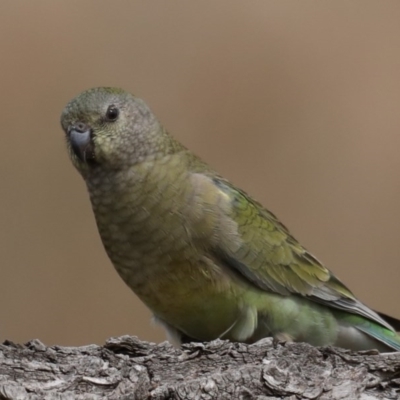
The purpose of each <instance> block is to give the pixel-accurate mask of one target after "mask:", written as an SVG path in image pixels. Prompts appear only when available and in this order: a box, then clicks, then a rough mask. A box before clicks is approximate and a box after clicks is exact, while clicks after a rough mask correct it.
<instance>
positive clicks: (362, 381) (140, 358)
mask: <svg viewBox="0 0 400 400" xmlns="http://www.w3.org/2000/svg"><path fill="white" fill-rule="evenodd" d="M399 398H400V353H386V354H379V353H377V352H375V351H369V352H360V353H352V352H350V351H346V350H340V349H336V348H315V347H312V346H309V345H307V344H302V343H286V344H285V343H281V344H277V343H274V342H273V341H272V340H271V339H264V340H262V341H261V342H258V343H256V344H253V345H246V344H241V343H230V342H227V341H221V340H216V341H213V342H210V343H192V344H188V345H184V346H183V347H182V348H181V349H177V348H174V347H173V346H171V345H170V344H168V343H167V342H164V343H161V344H154V343H147V342H142V341H140V340H139V339H137V338H136V337H131V336H123V337H119V338H112V339H110V340H108V341H107V343H106V344H105V345H104V346H96V345H90V346H84V347H77V348H73V347H61V346H51V347H46V346H45V345H44V344H42V343H41V342H40V341H38V340H33V341H31V342H29V343H27V344H26V345H16V344H14V343H11V342H9V341H7V342H5V343H3V344H2V345H0V399H10V400H11V399H12V400H17V399H18V400H26V399H29V400H31V399H46V400H50V399H57V400H64V399H77V400H80V399H96V400H97V399H119V400H126V399H157V400H161V399H193V400H195V399H207V400H208V399H259V400H261V399H276V400H277V399H291V400H295V399H296V400H297V399H321V400H322V399H324V400H328V399H362V400H372V399H399Z"/></svg>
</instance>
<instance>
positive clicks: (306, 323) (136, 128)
mask: <svg viewBox="0 0 400 400" xmlns="http://www.w3.org/2000/svg"><path fill="white" fill-rule="evenodd" d="M61 127H62V129H63V131H64V133H65V138H66V147H67V151H68V154H69V158H70V159H71V161H72V164H73V165H74V167H75V168H76V169H77V170H78V172H79V173H80V175H81V176H82V177H83V179H84V182H85V183H86V186H87V190H88V193H89V197H90V201H91V205H92V209H93V212H94V216H95V220H96V224H97V228H98V231H99V234H100V237H101V240H102V243H103V246H104V248H105V251H106V253H107V255H108V257H109V258H110V260H111V262H112V264H113V265H114V267H115V269H116V270H117V272H118V274H119V275H120V277H121V278H122V279H123V281H124V282H125V283H126V284H127V286H128V287H129V288H130V289H131V290H132V291H133V292H134V293H135V294H136V295H137V296H138V297H139V298H140V300H141V301H142V302H143V303H144V304H145V305H146V306H147V307H148V308H149V309H150V310H151V312H152V313H153V316H154V319H155V320H156V321H157V322H159V323H160V324H161V325H162V326H163V327H164V328H165V330H166V333H167V338H168V339H169V340H170V341H171V342H172V343H174V344H176V345H178V346H179V345H181V344H184V343H188V342H206V341H211V340H214V339H227V340H230V341H232V342H243V343H255V342H257V341H260V340H261V339H263V338H266V337H272V338H273V339H274V340H275V341H278V342H281V341H282V342H307V343H309V344H311V345H313V346H337V347H342V348H346V349H350V350H354V351H359V350H371V349H376V350H378V351H382V352H390V351H400V335H399V334H398V333H397V332H396V330H400V321H399V320H397V319H395V318H392V317H389V316H387V315H385V314H380V313H378V312H375V311H373V310H372V309H370V308H368V307H367V306H366V305H364V304H363V303H362V302H361V301H360V300H358V299H357V298H356V297H355V296H354V295H353V293H352V292H351V291H350V290H349V289H348V288H347V287H346V286H345V285H344V284H343V283H342V282H341V281H340V280H339V279H338V278H337V277H336V276H335V275H334V274H333V273H332V272H331V271H330V270H329V269H328V268H326V267H325V266H324V265H323V264H322V263H321V262H320V261H319V260H318V259H317V258H316V257H314V256H313V255H312V254H311V253H310V252H308V251H307V250H306V249H305V248H304V247H303V246H302V245H301V244H300V243H299V242H298V241H297V240H296V239H295V238H294V237H293V236H292V235H291V234H290V232H289V230H288V229H287V228H286V226H285V225H283V223H281V222H280V220H279V219H278V218H277V217H276V216H275V215H274V214H273V213H272V212H270V211H268V210H267V209H266V208H264V207H263V206H262V205H261V204H260V203H259V202H257V201H256V200H255V199H253V198H252V197H251V196H250V195H248V194H247V193H246V192H245V191H243V190H241V189H239V188H238V187H236V186H234V185H233V184H232V183H230V181H228V180H227V179H225V178H223V177H222V176H221V175H219V174H218V173H217V172H215V171H214V170H213V169H212V168H211V167H210V166H209V165H208V164H206V163H205V162H203V161H202V160H201V159H200V158H198V157H197V156H196V155H194V154H193V153H192V152H191V151H190V150H188V149H187V148H186V147H185V146H184V145H183V144H181V143H180V142H178V141H177V140H176V139H174V138H173V136H171V135H170V134H169V132H168V131H167V130H166V129H165V128H164V127H163V125H162V124H161V123H160V122H159V121H158V119H157V118H156V116H155V115H154V114H153V112H152V111H151V110H150V108H149V107H148V106H147V105H146V103H145V102H144V101H143V100H141V99H139V98H137V97H135V96H134V95H132V94H130V93H129V92H126V91H124V90H123V89H119V88H112V87H97V88H92V89H88V90H86V91H84V92H82V93H81V94H79V95H77V96H76V97H75V98H74V99H72V100H71V101H70V102H69V103H68V104H67V105H66V107H65V108H64V110H63V111H62V114H61Z"/></svg>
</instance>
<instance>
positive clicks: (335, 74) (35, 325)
mask: <svg viewBox="0 0 400 400" xmlns="http://www.w3.org/2000/svg"><path fill="white" fill-rule="evenodd" d="M399 21H400V2H398V1H390V2H389V1H388V2H381V1H368V0H354V1H352V2H337V1H334V0H331V1H324V2H319V1H309V0H302V1H298V0H290V1H289V0H287V1H285V0H279V1H278V0H276V1H246V2H244V1H233V0H227V1H219V0H218V1H214V0H213V1H211V0H209V1H202V2H193V1H192V2H187V1H184V0H174V1H169V2H166V1H156V0H154V1H152V2H148V1H145V0H142V1H131V2H127V1H125V2H123V1H119V2H118V1H117V2H109V1H102V0H100V1H99V0H96V1H95V0H92V1H85V2H81V1H78V0H73V1H64V2H54V1H51V0H47V1H45V0H41V1H40V2H30V1H12V0H9V1H3V2H1V5H0V49H1V64H0V68H1V76H0V83H1V96H0V103H1V125H0V127H1V131H0V182H1V185H0V273H1V277H0V279H1V290H0V340H4V339H6V338H7V339H11V340H13V341H17V342H24V341H27V340H28V339H32V338H40V339H41V340H42V341H44V342H45V343H46V344H55V343H57V344H64V345H78V344H87V343H92V342H94V343H99V344H100V343H103V342H104V340H105V339H106V338H108V337H109V336H112V335H121V334H135V335H138V336H139V337H140V338H142V339H147V340H153V341H161V340H164V334H163V332H162V330H161V329H160V328H156V327H153V326H152V324H151V322H150V313H149V312H148V311H147V310H146V309H145V307H144V306H143V305H142V304H141V303H140V302H139V301H138V299H137V298H136V297H135V296H134V295H133V294H132V293H131V292H130V290H129V289H128V288H127V287H125V285H124V284H123V282H122V280H121V279H120V278H119V277H118V276H117V274H116V272H115V271H114V269H113V267H112V266H111V264H110V262H109V261H108V259H107V257H106V255H105V252H104V250H103V248H102V245H101V243H100V240H99V237H98V234H97V230H96V227H95V223H94V218H93V216H92V212H91V209H90V205H89V200H88V196H87V194H86V189H85V186H84V184H83V181H82V180H81V178H80V176H79V175H78V174H77V173H76V172H75V171H74V169H73V167H72V166H71V164H70V162H69V160H68V157H67V154H66V151H65V148H64V147H65V146H64V137H63V133H62V131H61V129H60V127H59V115H60V113H61V110H62V109H63V107H64V105H65V104H66V103H67V101H69V100H70V99H71V98H72V97H74V96H75V95H76V94H78V93H79V92H80V91H82V90H84V89H87V88H89V87H92V86H104V85H107V86H108V85H112V86H121V87H123V88H125V89H127V90H129V91H132V92H133V93H135V94H136V95H138V96H140V97H142V98H144V99H145V100H146V101H147V103H148V104H149V105H150V106H151V107H152V109H153V111H154V112H155V113H156V115H158V117H159V118H160V119H161V120H162V121H163V122H164V124H165V125H166V126H167V128H168V129H169V130H170V131H171V132H173V133H174V135H175V136H176V137H177V138H179V139H180V140H182V141H183V142H184V143H185V144H186V145H187V146H189V147H190V148H191V149H192V150H194V151H195V152H196V153H198V154H199V155H201V156H202V157H203V158H204V159H205V160H207V161H208V162H209V163H211V164H212V165H213V166H214V167H215V168H216V169H217V170H218V171H219V172H221V173H222V174H223V175H225V176H226V177H228V178H229V179H231V180H232V181H234V182H235V183H236V184H237V185H239V186H241V187H243V188H244V189H246V190H247V191H248V192H250V193H251V194H253V195H254V196H255V197H256V198H257V199H258V200H260V201H261V202H262V203H263V204H265V205H266V206H267V207H268V208H270V209H271V210H272V211H273V212H275V213H276V214H277V215H278V216H279V217H280V218H281V219H282V220H283V222H284V223H285V224H286V225H288V226H289V228H290V229H291V231H292V232H293V233H294V235H295V236H296V237H297V238H298V239H299V240H300V241H301V242H302V243H303V244H304V245H305V246H306V247H307V248H308V249H310V250H311V251H312V252H313V253H314V254H315V255H316V256H317V257H318V258H319V259H321V260H323V261H324V262H325V264H326V265H327V266H329V267H330V268H331V269H333V270H334V271H335V272H336V274H337V275H338V276H339V277H340V278H341V279H342V280H343V281H344V282H346V283H347V284H348V286H349V287H350V288H352V289H353V291H354V292H355V293H356V294H357V295H358V296H359V297H360V298H361V299H362V300H363V301H365V302H366V303H367V304H368V305H370V306H371V307H374V308H375V309H378V310H382V311H385V312H387V313H390V314H393V315H394V316H397V317H400V306H399V300H400V295H399V282H400V246H399V240H400V232H399V229H398V227H399V224H400V210H399V204H400V157H399V146H400V112H399V108H400V23H399Z"/></svg>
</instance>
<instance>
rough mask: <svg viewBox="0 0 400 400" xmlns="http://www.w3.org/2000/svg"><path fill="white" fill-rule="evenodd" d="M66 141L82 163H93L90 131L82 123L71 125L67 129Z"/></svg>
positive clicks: (93, 156) (93, 155)
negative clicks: (67, 140)
mask: <svg viewBox="0 0 400 400" xmlns="http://www.w3.org/2000/svg"><path fill="white" fill-rule="evenodd" d="M68 139H69V142H70V144H71V149H72V151H73V152H74V153H75V155H76V156H77V157H78V158H79V159H80V160H81V161H83V162H85V163H90V162H93V161H95V154H94V146H93V138H92V132H91V129H90V128H89V127H88V126H87V125H85V124H82V123H79V124H76V125H72V126H71V127H70V128H69V129H68Z"/></svg>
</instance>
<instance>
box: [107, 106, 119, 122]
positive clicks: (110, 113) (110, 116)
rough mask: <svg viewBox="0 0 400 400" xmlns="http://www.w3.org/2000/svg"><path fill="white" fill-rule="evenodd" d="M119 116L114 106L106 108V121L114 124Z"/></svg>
mask: <svg viewBox="0 0 400 400" xmlns="http://www.w3.org/2000/svg"><path fill="white" fill-rule="evenodd" d="M118 115H119V110H118V108H117V107H115V106H114V105H111V106H109V107H108V108H107V112H106V119H107V121H110V122H114V121H116V120H117V118H118Z"/></svg>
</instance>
